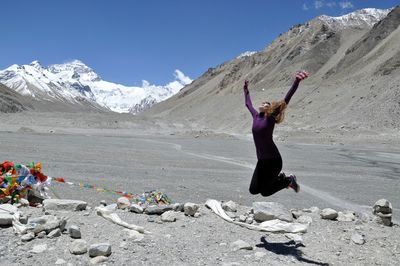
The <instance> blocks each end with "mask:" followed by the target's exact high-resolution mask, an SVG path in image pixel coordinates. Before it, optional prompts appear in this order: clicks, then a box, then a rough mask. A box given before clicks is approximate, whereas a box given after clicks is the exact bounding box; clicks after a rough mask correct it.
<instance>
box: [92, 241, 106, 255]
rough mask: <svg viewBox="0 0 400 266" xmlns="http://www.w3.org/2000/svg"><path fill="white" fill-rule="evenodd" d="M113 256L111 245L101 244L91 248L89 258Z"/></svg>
mask: <svg viewBox="0 0 400 266" xmlns="http://www.w3.org/2000/svg"><path fill="white" fill-rule="evenodd" d="M110 255H111V245H110V243H99V244H93V245H91V246H90V247H89V256H90V257H97V256H110Z"/></svg>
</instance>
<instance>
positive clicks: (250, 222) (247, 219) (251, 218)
mask: <svg viewBox="0 0 400 266" xmlns="http://www.w3.org/2000/svg"><path fill="white" fill-rule="evenodd" d="M253 222H254V219H253V217H247V218H246V223H248V224H252V223H253Z"/></svg>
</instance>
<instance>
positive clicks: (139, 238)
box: [124, 229, 144, 242]
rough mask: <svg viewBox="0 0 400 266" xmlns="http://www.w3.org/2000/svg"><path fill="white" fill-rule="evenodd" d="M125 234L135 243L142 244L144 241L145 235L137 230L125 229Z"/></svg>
mask: <svg viewBox="0 0 400 266" xmlns="http://www.w3.org/2000/svg"><path fill="white" fill-rule="evenodd" d="M124 232H126V233H127V237H128V238H129V239H130V240H133V241H134V242H140V241H142V240H143V238H144V235H143V234H141V233H139V232H138V231H135V230H130V229H124Z"/></svg>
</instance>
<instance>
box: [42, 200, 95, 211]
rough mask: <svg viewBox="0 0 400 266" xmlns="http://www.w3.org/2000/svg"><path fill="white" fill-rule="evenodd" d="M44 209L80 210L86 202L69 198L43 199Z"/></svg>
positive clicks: (85, 205) (84, 206) (84, 207)
mask: <svg viewBox="0 0 400 266" xmlns="http://www.w3.org/2000/svg"><path fill="white" fill-rule="evenodd" d="M43 206H44V209H45V210H46V211H47V210H54V211H82V210H85V209H86V207H87V202H84V201H81V200H69V199H45V200H44V201H43Z"/></svg>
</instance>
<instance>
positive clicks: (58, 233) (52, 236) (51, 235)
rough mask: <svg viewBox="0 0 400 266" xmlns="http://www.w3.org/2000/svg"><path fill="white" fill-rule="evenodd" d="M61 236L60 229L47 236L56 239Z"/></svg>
mask: <svg viewBox="0 0 400 266" xmlns="http://www.w3.org/2000/svg"><path fill="white" fill-rule="evenodd" d="M59 236H61V230H60V228H57V229H54V230H53V231H51V232H50V233H49V234H48V235H47V237H48V238H55V237H59Z"/></svg>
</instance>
